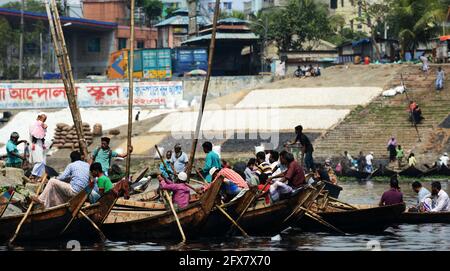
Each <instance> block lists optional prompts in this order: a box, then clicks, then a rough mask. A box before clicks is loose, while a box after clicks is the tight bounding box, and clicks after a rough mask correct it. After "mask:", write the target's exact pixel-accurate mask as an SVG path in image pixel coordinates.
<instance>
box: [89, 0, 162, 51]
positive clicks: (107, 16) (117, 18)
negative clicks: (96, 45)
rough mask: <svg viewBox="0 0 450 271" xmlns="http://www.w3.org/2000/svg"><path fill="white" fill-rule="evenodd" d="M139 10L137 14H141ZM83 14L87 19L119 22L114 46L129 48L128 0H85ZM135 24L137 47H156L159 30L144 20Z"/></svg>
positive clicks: (118, 48) (135, 45)
mask: <svg viewBox="0 0 450 271" xmlns="http://www.w3.org/2000/svg"><path fill="white" fill-rule="evenodd" d="M139 14H140V13H139V11H138V12H137V15H139ZM83 15H84V18H86V19H91V20H99V21H104V22H113V23H117V24H118V26H117V29H116V30H115V33H114V45H115V46H114V47H115V48H116V49H117V50H120V49H123V48H129V43H130V41H129V39H130V9H129V8H128V1H126V0H83ZM137 19H138V22H137V23H136V24H135V44H134V47H135V48H156V41H157V35H158V34H157V31H156V29H155V28H153V27H149V26H147V25H146V24H145V23H144V22H143V21H142V20H139V16H138V18H137Z"/></svg>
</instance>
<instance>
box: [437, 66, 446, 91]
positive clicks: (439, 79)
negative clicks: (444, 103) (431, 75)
mask: <svg viewBox="0 0 450 271" xmlns="http://www.w3.org/2000/svg"><path fill="white" fill-rule="evenodd" d="M444 80H445V74H444V71H443V70H442V67H439V68H438V71H437V75H436V91H440V90H442V89H443V88H444Z"/></svg>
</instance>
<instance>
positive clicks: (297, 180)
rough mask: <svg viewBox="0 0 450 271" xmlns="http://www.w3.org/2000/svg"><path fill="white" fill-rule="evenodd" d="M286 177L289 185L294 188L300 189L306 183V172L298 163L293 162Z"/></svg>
mask: <svg viewBox="0 0 450 271" xmlns="http://www.w3.org/2000/svg"><path fill="white" fill-rule="evenodd" d="M284 177H285V178H286V179H287V180H288V184H289V185H290V186H291V187H293V188H298V187H300V186H301V185H302V184H304V183H305V181H306V180H305V172H304V171H303V168H302V167H301V166H300V165H299V164H298V162H297V161H292V162H291V163H290V164H289V166H288V169H287V171H286V174H285V175H284Z"/></svg>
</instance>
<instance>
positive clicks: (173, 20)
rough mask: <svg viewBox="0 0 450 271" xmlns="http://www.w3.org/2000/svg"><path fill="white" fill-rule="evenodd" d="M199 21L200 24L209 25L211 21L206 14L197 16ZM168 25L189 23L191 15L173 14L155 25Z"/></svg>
mask: <svg viewBox="0 0 450 271" xmlns="http://www.w3.org/2000/svg"><path fill="white" fill-rule="evenodd" d="M197 23H198V24H199V25H207V24H209V23H211V22H210V21H209V19H208V18H206V17H204V16H197ZM167 25H189V17H188V16H181V15H176V16H172V17H170V18H168V19H165V20H164V21H162V22H159V23H158V24H156V25H155V27H161V26H167Z"/></svg>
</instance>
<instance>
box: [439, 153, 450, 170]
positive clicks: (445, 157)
mask: <svg viewBox="0 0 450 271" xmlns="http://www.w3.org/2000/svg"><path fill="white" fill-rule="evenodd" d="M448 160H449V158H448V153H446V152H444V154H443V155H442V156H441V157H440V158H439V165H440V166H446V167H448Z"/></svg>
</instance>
